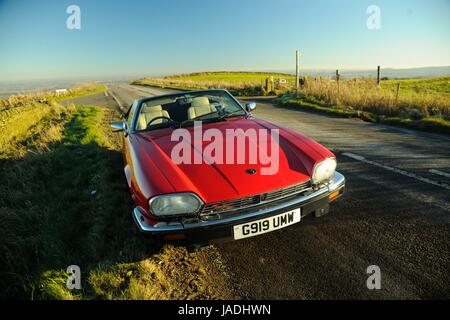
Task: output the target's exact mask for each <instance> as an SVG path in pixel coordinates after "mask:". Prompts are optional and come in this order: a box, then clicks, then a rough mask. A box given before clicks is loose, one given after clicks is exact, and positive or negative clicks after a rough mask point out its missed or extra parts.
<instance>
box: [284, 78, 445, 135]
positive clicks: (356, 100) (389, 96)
mask: <svg viewBox="0 0 450 320" xmlns="http://www.w3.org/2000/svg"><path fill="white" fill-rule="evenodd" d="M398 85H399V87H398ZM397 88H399V91H398V92H397ZM449 91H450V77H447V78H430V79H411V80H386V81H382V82H381V84H380V86H377V85H376V82H375V80H371V79H352V80H345V81H340V82H339V85H338V84H337V82H336V81H335V80H330V79H321V78H318V79H306V82H305V84H304V85H303V86H302V87H301V89H300V91H299V93H289V94H286V95H284V96H281V97H280V98H279V99H278V102H279V103H280V104H282V105H286V106H290V107H300V108H305V109H312V110H317V111H321V112H327V113H334V114H340V115H344V116H350V117H359V118H362V119H364V120H368V121H373V122H384V123H390V124H398V125H403V126H407V127H413V128H417V129H424V130H431V131H437V132H444V133H450V94H449Z"/></svg>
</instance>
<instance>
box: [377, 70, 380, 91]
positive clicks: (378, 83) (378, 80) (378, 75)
mask: <svg viewBox="0 0 450 320" xmlns="http://www.w3.org/2000/svg"><path fill="white" fill-rule="evenodd" d="M379 85H380V66H378V67H377V86H379Z"/></svg>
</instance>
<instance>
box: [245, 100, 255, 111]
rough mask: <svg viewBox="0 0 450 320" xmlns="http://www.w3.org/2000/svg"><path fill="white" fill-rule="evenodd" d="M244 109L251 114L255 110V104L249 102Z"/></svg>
mask: <svg viewBox="0 0 450 320" xmlns="http://www.w3.org/2000/svg"><path fill="white" fill-rule="evenodd" d="M245 109H246V110H247V111H248V112H252V111H253V110H255V109H256V103H255V102H249V103H247V104H246V105H245Z"/></svg>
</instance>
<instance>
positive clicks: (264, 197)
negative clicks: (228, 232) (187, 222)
mask: <svg viewBox="0 0 450 320" xmlns="http://www.w3.org/2000/svg"><path fill="white" fill-rule="evenodd" d="M310 187H311V182H310V181H309V180H308V181H305V182H302V183H299V184H296V185H293V186H289V187H285V188H281V189H278V190H274V191H270V192H266V193H261V194H257V195H253V196H249V197H243V198H238V199H231V200H225V201H219V202H211V203H207V204H205V206H204V207H203V210H202V213H201V215H202V216H208V215H214V214H218V213H225V212H230V211H233V210H238V209H242V208H248V207H252V206H257V205H260V204H265V203H268V202H271V201H276V200H280V199H282V198H286V197H289V196H293V195H296V194H298V193H301V192H303V191H305V190H306V189H308V188H310Z"/></svg>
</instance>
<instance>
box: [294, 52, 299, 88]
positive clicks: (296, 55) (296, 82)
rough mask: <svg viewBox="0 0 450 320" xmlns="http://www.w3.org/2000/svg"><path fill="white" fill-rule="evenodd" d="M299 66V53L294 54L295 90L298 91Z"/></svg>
mask: <svg viewBox="0 0 450 320" xmlns="http://www.w3.org/2000/svg"><path fill="white" fill-rule="evenodd" d="M299 64H300V51H298V50H297V51H296V52H295V90H297V91H298V87H299V81H300V79H299Z"/></svg>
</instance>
